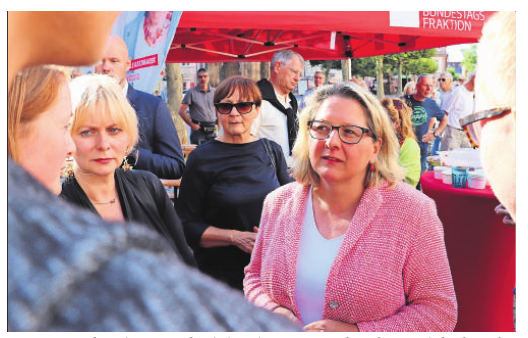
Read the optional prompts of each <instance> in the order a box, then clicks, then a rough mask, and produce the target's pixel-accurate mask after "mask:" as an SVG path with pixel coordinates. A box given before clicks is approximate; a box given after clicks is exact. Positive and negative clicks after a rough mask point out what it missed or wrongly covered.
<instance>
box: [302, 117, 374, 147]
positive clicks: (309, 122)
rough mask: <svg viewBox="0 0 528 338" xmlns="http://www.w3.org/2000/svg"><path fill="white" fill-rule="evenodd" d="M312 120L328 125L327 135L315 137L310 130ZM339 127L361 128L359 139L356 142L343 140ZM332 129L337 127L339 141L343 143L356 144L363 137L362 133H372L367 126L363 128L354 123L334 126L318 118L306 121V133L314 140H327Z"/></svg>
mask: <svg viewBox="0 0 528 338" xmlns="http://www.w3.org/2000/svg"><path fill="white" fill-rule="evenodd" d="M314 122H319V123H324V124H326V125H328V126H330V127H331V128H332V129H331V130H330V132H329V133H328V136H327V137H325V138H317V137H315V136H313V135H312V133H311V131H312V124H313V123H314ZM341 127H355V128H359V129H360V130H361V136H360V137H359V139H358V140H357V142H347V141H345V140H343V137H342V136H341V133H340V132H339V130H340V128H341ZM334 129H337V135H339V139H340V140H341V141H343V142H344V143H346V144H358V143H359V142H360V141H361V140H362V139H363V135H364V134H370V135H372V132H371V131H370V129H367V128H363V127H360V126H356V125H355V124H343V125H341V126H334V125H331V124H330V123H328V122H326V121H319V120H311V121H308V135H310V137H311V138H313V139H314V140H319V141H324V140H328V138H329V137H330V135H331V134H332V131H333V130H334Z"/></svg>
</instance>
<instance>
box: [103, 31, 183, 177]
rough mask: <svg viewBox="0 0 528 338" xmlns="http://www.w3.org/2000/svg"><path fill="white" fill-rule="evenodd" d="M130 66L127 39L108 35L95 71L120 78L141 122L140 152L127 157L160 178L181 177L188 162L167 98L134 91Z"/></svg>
mask: <svg viewBox="0 0 528 338" xmlns="http://www.w3.org/2000/svg"><path fill="white" fill-rule="evenodd" d="M130 66H131V59H130V57H129V56H128V48H127V45H126V44H125V41H124V40H123V39H122V38H120V37H119V36H116V35H111V36H110V37H109V38H108V42H107V44H106V49H105V52H104V54H103V57H102V59H101V61H100V62H99V63H98V64H97V65H96V66H95V72H96V73H101V74H108V75H110V76H112V77H114V78H116V79H117V81H118V82H119V85H120V86H121V88H122V89H123V93H124V94H125V95H126V97H127V99H128V101H129V102H130V104H131V105H132V107H134V109H135V110H136V113H137V116H138V122H139V142H138V145H137V151H133V152H131V154H129V156H128V157H127V160H128V163H129V164H131V165H133V167H134V169H142V170H148V171H150V172H152V173H154V174H155V175H157V176H158V177H159V178H165V179H178V178H180V177H181V176H182V174H183V169H184V168H185V161H184V158H183V152H182V148H181V144H180V139H179V138H178V132H177V131H176V127H175V125H174V122H173V121H172V117H171V115H170V112H169V109H168V108H167V104H166V103H165V101H163V100H162V99H160V98H159V97H156V96H154V95H152V94H149V93H145V92H142V91H140V90H135V89H134V88H133V87H132V86H131V85H129V84H128V82H127V79H126V74H127V72H128V70H129V69H130Z"/></svg>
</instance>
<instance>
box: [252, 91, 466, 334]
mask: <svg viewBox="0 0 528 338" xmlns="http://www.w3.org/2000/svg"><path fill="white" fill-rule="evenodd" d="M310 99H311V100H309V102H308V105H307V107H305V109H304V110H303V111H302V113H301V115H300V117H299V133H298V137H297V140H296V142H295V146H294V148H293V157H294V166H293V176H294V178H295V179H296V181H297V183H293V184H289V185H287V186H284V187H281V188H279V189H277V190H275V191H274V192H272V193H271V194H269V195H268V197H267V198H266V200H265V202H264V208H263V211H262V219H261V222H260V229H259V235H258V237H257V241H256V243H255V249H254V250H253V254H252V257H251V262H250V264H249V265H248V267H247V268H246V269H245V271H246V278H245V280H244V292H245V294H246V297H247V298H248V299H249V300H250V301H251V302H253V303H255V304H256V305H258V306H261V307H264V308H266V309H268V310H271V311H273V312H276V313H279V314H282V315H284V316H286V317H287V318H289V319H291V320H292V321H294V322H300V323H301V324H303V325H305V326H304V330H306V331H347V332H354V331H451V330H453V328H454V327H455V324H456V319H457V303H456V298H455V292H454V289H453V281H452V278H451V271H450V268H449V263H448V260H447V255H446V250H445V245H444V240H443V228H442V224H441V222H440V220H439V218H438V216H437V213H436V206H435V204H434V201H433V200H431V199H430V198H428V197H427V196H425V195H424V194H422V193H421V192H419V191H417V190H416V189H415V188H413V187H411V186H410V185H408V184H405V183H403V182H402V180H403V176H404V174H403V170H402V168H401V167H400V166H399V165H398V150H399V147H398V140H397V139H396V136H395V135H394V131H393V130H392V127H391V123H390V121H389V119H388V117H387V115H386V113H385V112H384V110H383V108H382V106H381V104H380V103H379V101H378V100H377V99H376V98H375V97H374V96H373V95H372V94H370V93H368V92H367V91H365V90H364V89H362V88H361V87H359V86H357V85H355V84H338V85H334V86H325V87H323V88H322V89H319V90H317V91H316V92H315V93H314V94H313V95H312V96H311V97H310Z"/></svg>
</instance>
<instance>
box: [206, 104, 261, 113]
mask: <svg viewBox="0 0 528 338" xmlns="http://www.w3.org/2000/svg"><path fill="white" fill-rule="evenodd" d="M254 104H255V102H238V103H228V102H220V103H215V104H214V105H215V107H216V111H217V112H219V113H220V114H224V115H227V114H231V111H232V110H233V107H235V108H236V110H237V112H239V113H240V114H247V113H250V112H251V111H252V110H253V105H254Z"/></svg>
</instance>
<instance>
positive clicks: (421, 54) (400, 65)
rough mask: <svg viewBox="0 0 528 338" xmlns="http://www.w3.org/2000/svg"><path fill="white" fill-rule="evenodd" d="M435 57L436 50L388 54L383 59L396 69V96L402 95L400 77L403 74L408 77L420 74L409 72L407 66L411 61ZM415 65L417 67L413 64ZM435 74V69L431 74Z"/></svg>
mask: <svg viewBox="0 0 528 338" xmlns="http://www.w3.org/2000/svg"><path fill="white" fill-rule="evenodd" d="M434 55H436V49H435V48H433V49H423V50H417V51H412V52H404V53H398V54H389V55H386V56H385V57H384V62H385V63H389V64H391V65H393V66H394V68H396V69H398V94H397V95H398V96H401V95H402V89H403V88H402V75H403V73H404V72H405V75H406V76H407V77H408V76H409V75H418V74H421V73H414V70H413V72H411V69H410V68H409V64H410V63H411V62H412V61H413V60H419V59H430V58H431V57H433V56H434ZM415 65H417V64H416V63H415ZM434 72H436V69H435V70H434V71H433V72H432V73H434Z"/></svg>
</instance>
